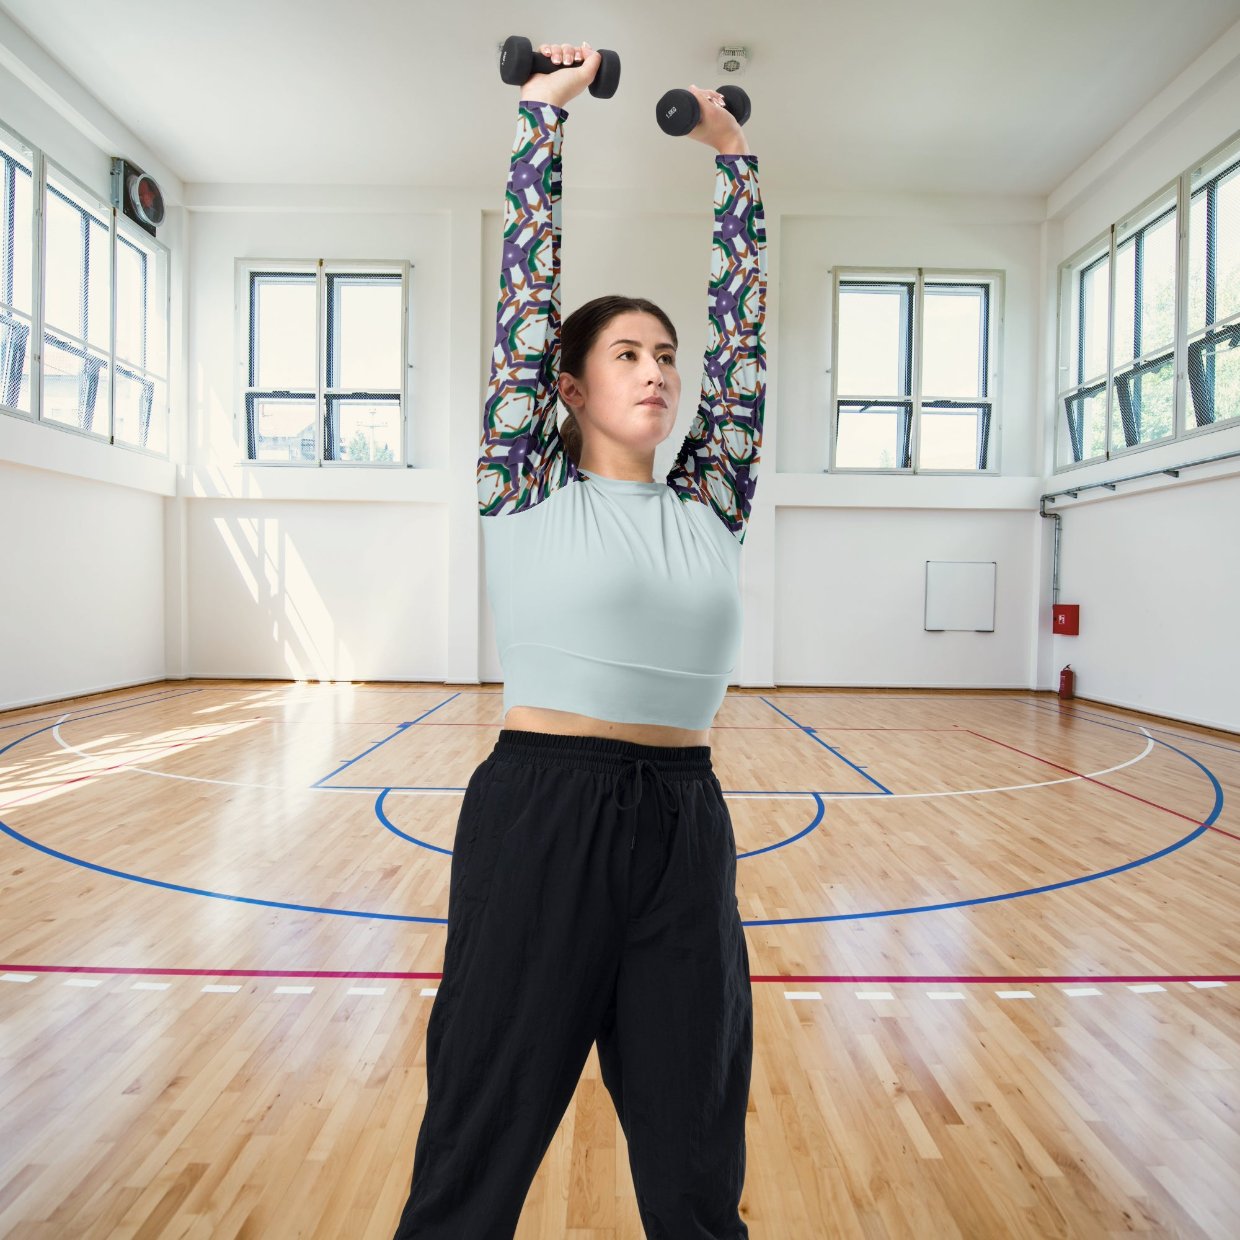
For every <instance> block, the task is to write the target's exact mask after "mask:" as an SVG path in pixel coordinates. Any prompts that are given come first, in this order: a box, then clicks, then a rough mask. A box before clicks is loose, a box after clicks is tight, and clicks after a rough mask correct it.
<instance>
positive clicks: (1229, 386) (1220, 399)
mask: <svg viewBox="0 0 1240 1240" xmlns="http://www.w3.org/2000/svg"><path fill="white" fill-rule="evenodd" d="M1191 186H1192V190H1191V198H1190V200H1189V201H1190V206H1189V213H1188V334H1187V365H1188V390H1189V401H1188V410H1187V417H1186V421H1187V426H1188V429H1189V430H1193V429H1195V428H1198V427H1206V426H1213V425H1215V424H1217V423H1219V422H1223V421H1226V420H1228V419H1234V418H1240V159H1237V158H1236V156H1235V153H1234V152H1233V153H1232V155H1231V157H1230V159H1227V160H1223V161H1220V162H1217V163H1215V164H1214V165H1213V166H1212V167H1203V168H1198V169H1197V170H1196V171H1195V172H1194V173H1193V174H1192V178H1191Z"/></svg>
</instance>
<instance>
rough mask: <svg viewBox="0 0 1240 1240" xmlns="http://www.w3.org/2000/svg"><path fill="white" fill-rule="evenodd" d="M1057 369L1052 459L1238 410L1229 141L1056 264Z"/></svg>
mask: <svg viewBox="0 0 1240 1240" xmlns="http://www.w3.org/2000/svg"><path fill="white" fill-rule="evenodd" d="M1186 204H1187V207H1188V211H1187V215H1188V228H1187V230H1185V229H1184V228H1183V227H1182V226H1181V221H1182V219H1183V207H1184V206H1185V205H1186ZM1179 359H1183V361H1179ZM1058 374H1059V376H1060V383H1059V391H1058V399H1057V401H1056V409H1057V413H1056V450H1055V467H1056V469H1057V470H1058V469H1065V468H1070V467H1072V466H1074V465H1080V464H1088V463H1090V462H1093V461H1101V460H1106V459H1109V458H1110V457H1113V456H1116V455H1119V454H1122V453H1124V452H1128V451H1131V450H1133V449H1138V448H1143V447H1146V446H1148V445H1151V444H1157V443H1162V442H1166V441H1168V440H1170V439H1173V438H1178V437H1182V436H1183V435H1186V434H1193V433H1195V432H1198V431H1202V430H1210V429H1213V428H1214V427H1216V426H1217V425H1219V424H1220V423H1221V422H1225V421H1227V420H1229V419H1231V420H1236V419H1240V143H1236V142H1234V141H1233V143H1232V144H1231V145H1230V146H1229V147H1228V148H1226V149H1225V150H1224V151H1223V153H1222V154H1217V153H1216V156H1215V157H1212V158H1208V159H1206V160H1204V161H1203V162H1202V164H1201V165H1200V166H1199V167H1197V168H1195V169H1194V170H1192V171H1191V172H1189V173H1184V174H1183V175H1182V176H1180V177H1179V178H1178V179H1177V181H1176V183H1175V185H1172V186H1168V187H1167V188H1165V189H1163V190H1161V191H1160V192H1159V193H1157V194H1156V195H1154V197H1153V198H1151V199H1150V200H1149V201H1148V202H1147V203H1145V204H1144V205H1143V206H1142V207H1140V208H1138V210H1137V211H1135V212H1134V213H1133V215H1132V216H1131V217H1130V218H1129V219H1126V220H1124V221H1121V222H1120V223H1118V224H1115V225H1113V226H1112V227H1111V228H1110V229H1109V230H1108V233H1107V235H1106V236H1105V237H1101V238H1098V239H1097V240H1096V241H1094V242H1092V243H1091V244H1090V245H1089V246H1087V247H1085V249H1083V250H1082V251H1080V252H1079V253H1078V254H1076V255H1074V256H1073V257H1072V258H1070V259H1069V260H1067V261H1066V262H1064V263H1062V264H1061V265H1060V268H1059V369H1058ZM1177 374H1186V375H1187V379H1188V383H1187V397H1185V385H1184V384H1180V383H1177V382H1176V376H1177Z"/></svg>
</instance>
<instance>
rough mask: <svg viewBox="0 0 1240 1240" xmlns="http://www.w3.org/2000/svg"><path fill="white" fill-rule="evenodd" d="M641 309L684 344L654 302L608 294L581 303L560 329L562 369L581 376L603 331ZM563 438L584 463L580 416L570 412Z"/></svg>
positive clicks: (676, 342)
mask: <svg viewBox="0 0 1240 1240" xmlns="http://www.w3.org/2000/svg"><path fill="white" fill-rule="evenodd" d="M629 311H638V312H640V313H642V314H653V315H654V317H655V318H656V319H658V320H659V322H660V323H662V324H663V326H664V327H666V328H667V330H668V334H669V335H670V336H671V339H672V344H673V345H674V346H676V347H677V348H679V347H680V341H679V340H678V339H677V337H676V329H675V328H674V327H673V326H672V320H671V319H669V318H668V317H667V315H666V314H664V313H663V311H662V310H660V309H659V307H658V306H656V305H655V304H654V302H652V301H647V300H646V299H645V298H644V297H623V296H620V295H618V294H615V295H611V296H607V297H596V298H595V299H594V300H593V301H587V302H586V303H585V305H582V306H578V307H577V309H576V310H574V311H573V312H572V314H570V315H569V316H568V318H566V319H565V320H564V325H563V327H562V328H561V331H560V372H561V373H562V374H570V375H574V376H576V377H578V378H580V377H581V375H582V374H583V373H584V371H585V367H586V355H587V354H588V353H589V352H590V350H591V349H592V348H593V347H594V342H595V341H596V340H597V339H598V336H599V333H600V332H601V331H602V330H603V328H604V327H606V326H607V324H608V323H610V322H611V321H612V319H614V318H615V317H616V316H617V315H618V314H625V313H626V312H629ZM560 437H561V438H562V439H563V440H564V450H565V451H566V452H567V453H568V455H569V458H570V459H571V460H572V462H573V464H574V465H579V464H580V463H581V427H580V426H579V425H578V423H577V415H576V414H575V413H572V412H571V411H570V412H569V415H568V417H566V418H565V419H564V421H563V423H562V424H561V426H560Z"/></svg>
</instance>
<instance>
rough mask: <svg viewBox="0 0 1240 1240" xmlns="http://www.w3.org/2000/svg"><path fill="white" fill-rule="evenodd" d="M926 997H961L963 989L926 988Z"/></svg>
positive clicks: (962, 996)
mask: <svg viewBox="0 0 1240 1240" xmlns="http://www.w3.org/2000/svg"><path fill="white" fill-rule="evenodd" d="M926 998H927V999H963V998H964V991H963V990H927V991H926Z"/></svg>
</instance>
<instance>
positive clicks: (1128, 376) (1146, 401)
mask: <svg viewBox="0 0 1240 1240" xmlns="http://www.w3.org/2000/svg"><path fill="white" fill-rule="evenodd" d="M1174 390H1175V359H1174V356H1173V355H1172V354H1168V355H1167V356H1166V357H1165V358H1164V359H1163V360H1162V361H1160V362H1155V363H1147V364H1146V366H1144V367H1139V368H1135V369H1129V370H1126V371H1123V372H1121V373H1120V374H1117V375H1116V376H1115V400H1114V401H1113V402H1112V406H1111V445H1112V447H1113V448H1123V447H1129V448H1132V447H1135V446H1136V445H1137V444H1142V443H1151V442H1152V441H1153V440H1155V439H1162V438H1164V437H1165V436H1167V435H1170V434H1171V432H1172V430H1173V429H1174V423H1173V418H1172V401H1173V399H1174Z"/></svg>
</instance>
